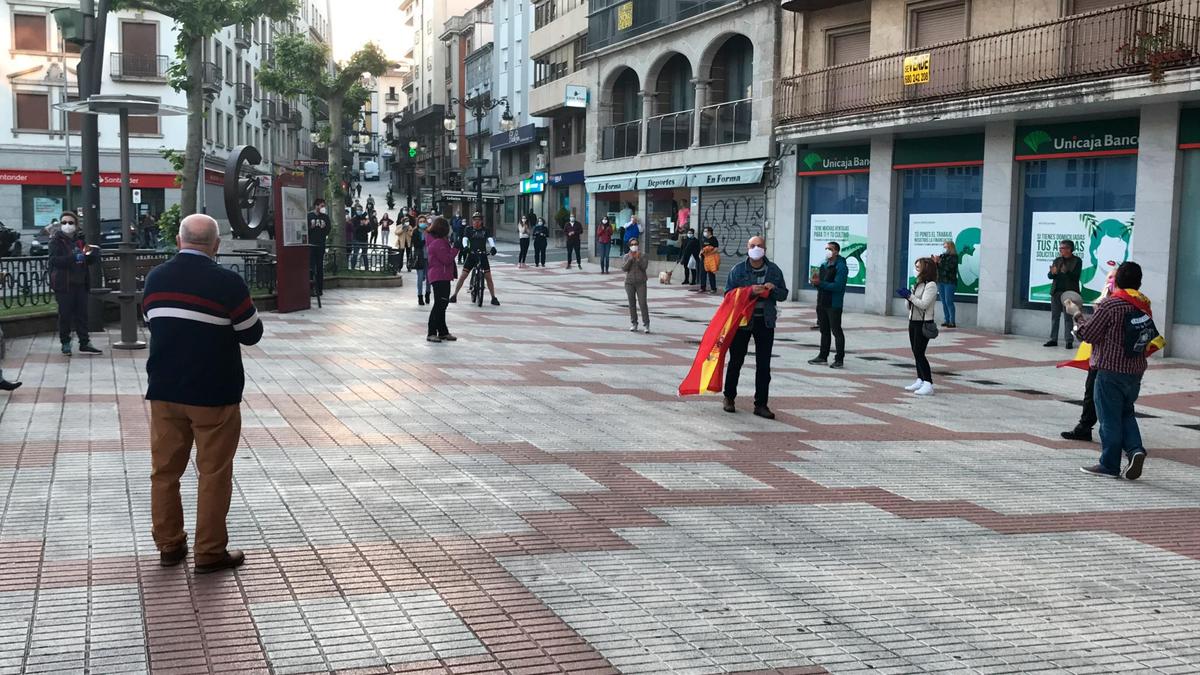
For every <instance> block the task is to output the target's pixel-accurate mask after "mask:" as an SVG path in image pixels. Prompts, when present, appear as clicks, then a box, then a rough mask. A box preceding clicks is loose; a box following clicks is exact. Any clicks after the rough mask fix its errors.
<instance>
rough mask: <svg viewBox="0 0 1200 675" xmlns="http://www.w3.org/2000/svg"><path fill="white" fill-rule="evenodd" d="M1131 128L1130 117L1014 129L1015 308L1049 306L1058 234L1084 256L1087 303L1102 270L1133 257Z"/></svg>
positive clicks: (1134, 131)
mask: <svg viewBox="0 0 1200 675" xmlns="http://www.w3.org/2000/svg"><path fill="white" fill-rule="evenodd" d="M1138 131H1139V122H1138V119H1137V118H1136V117H1131V118H1123V119H1113V120H1099V121H1087V122H1077V123H1069V124H1044V125H1028V126H1018V127H1017V130H1016V149H1015V154H1014V157H1015V159H1016V161H1017V162H1019V163H1020V168H1021V172H1020V176H1021V180H1020V187H1021V189H1020V194H1021V200H1020V203H1021V210H1020V213H1021V223H1020V225H1021V227H1020V228H1019V230H1018V238H1019V242H1018V246H1017V260H1016V261H1015V263H1016V265H1017V266H1018V293H1017V296H1016V298H1015V302H1014V306H1015V307H1016V308H1020V309H1047V308H1048V306H1049V303H1050V280H1049V278H1048V271H1049V268H1050V265H1051V263H1052V262H1053V261H1054V258H1055V257H1057V256H1058V244H1059V242H1060V241H1062V240H1064V239H1071V240H1073V241H1074V242H1075V253H1076V255H1078V256H1079V257H1080V258H1082V260H1083V276H1082V279H1081V286H1082V287H1083V298H1084V300H1085V301H1087V302H1095V301H1096V300H1097V299H1098V298H1099V297H1100V294H1101V292H1102V291H1103V290H1104V284H1105V282H1106V280H1107V278H1108V274H1109V272H1110V271H1112V270H1115V269H1116V266H1117V265H1119V264H1121V263H1122V262H1124V261H1125V260H1128V259H1129V258H1131V257H1132V254H1133V238H1134V237H1133V234H1134V231H1133V226H1134V209H1135V205H1136V200H1135V187H1136V184H1137V154H1138Z"/></svg>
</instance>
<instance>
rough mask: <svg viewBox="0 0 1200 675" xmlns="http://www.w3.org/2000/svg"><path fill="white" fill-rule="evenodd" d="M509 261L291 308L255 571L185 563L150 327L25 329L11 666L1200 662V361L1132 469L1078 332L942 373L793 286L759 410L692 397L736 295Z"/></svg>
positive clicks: (8, 649) (248, 528) (972, 355)
mask: <svg viewBox="0 0 1200 675" xmlns="http://www.w3.org/2000/svg"><path fill="white" fill-rule="evenodd" d="M496 269H497V282H498V287H499V291H500V297H501V299H502V300H503V301H504V305H503V306H502V307H499V308H493V307H484V308H482V309H481V308H475V307H472V306H469V305H467V304H465V303H464V304H459V305H454V306H452V308H451V312H450V317H449V323H450V326H451V329H452V330H453V332H454V333H456V334H457V335H458V336H459V337H460V341H459V342H457V343H455V344H442V345H431V344H428V343H426V342H425V341H424V334H425V317H426V314H425V312H424V308H421V307H418V306H416V303H415V302H414V298H412V297H411V296H412V295H413V291H412V289H411V287H409V288H404V289H392V290H353V291H337V292H332V293H329V294H328V295H327V297H326V301H325V307H324V309H321V310H313V311H310V312H305V313H301V314H292V315H268V316H265V317H264V321H265V325H266V337H265V338H264V340H263V341H262V343H261V344H260V345H259V346H257V347H254V348H250V349H247V350H246V351H245V354H246V370H247V376H248V382H247V390H246V403H245V406H244V413H243V416H244V429H243V438H242V444H241V448H240V450H239V453H238V457H237V461H236V478H235V480H236V484H235V490H234V497H233V507H232V509H231V512H230V537H231V545H232V546H235V547H239V548H243V549H245V550H246V552H247V556H248V562H247V564H246V566H245V567H244V568H242V569H241V570H239V571H238V572H237V573H236V574H216V575H211V576H204V577H196V576H194V575H193V574H192V572H191V570H190V565H185V566H180V567H176V568H171V569H162V568H160V567H159V566H158V558H157V552H156V551H155V549H154V546H153V542H152V540H151V537H150V518H149V479H148V476H149V454H148V439H149V410H148V406H147V405H146V404H145V402H144V401H143V400H142V398H141V396H142V393H143V392H144V386H145V374H144V360H145V358H146V355H145V354H144V353H135V354H129V353H113V352H111V351H109V350H108V348H107V347H108V340H106V339H104V338H103V337H101V338H100V339H98V340H97V342H98V344H99V345H100V346H102V347H104V348H105V351H106V353H105V355H103V356H101V357H99V358H84V357H80V356H75V357H72V358H69V359H68V358H67V357H63V356H61V355H59V354H57V353H56V351H57V350H56V349H55V348H54V345H53V344H52V343H53V339H52V338H51V337H49V336H43V337H38V338H24V339H17V340H13V341H11V342H10V344H9V358H8V360H7V361H6V363H5V366H6V369H7V372H8V373H10V374H12V375H19V377H20V378H21V379H23V380H24V381H25V387H24V388H23V389H21V390H19V391H17V392H15V393H14V394H13V395H11V396H10V397H8V398H6V399H4V400H3V401H0V673H23V672H28V673H37V672H90V673H117V672H148V671H156V672H170V673H175V672H181V673H182V672H189V673H191V672H196V673H205V672H207V673H235V672H270V673H289V674H291V673H324V672H346V673H374V672H450V673H478V672H499V671H503V672H514V673H550V672H589V673H602V672H627V673H667V672H678V673H717V672H742V673H791V674H793V675H798V674H807V673H824V672H833V673H843V672H845V673H849V672H868V671H870V672H873V673H889V672H890V673H912V672H934V671H941V672H980V673H999V672H1029V671H1035V670H1048V671H1057V672H1070V673H1111V672H1122V671H1143V672H1146V671H1150V672H1163V673H1176V672H1177V673H1194V672H1198V671H1200V424H1198V423H1200V367H1198V366H1197V365H1196V364H1190V363H1182V362H1170V361H1168V362H1164V361H1162V360H1157V359H1156V360H1155V362H1154V365H1153V366H1152V368H1151V370H1150V372H1149V373H1148V374H1147V376H1146V380H1145V386H1144V388H1143V399H1142V401H1141V406H1140V407H1139V410H1140V412H1141V413H1142V420H1141V423H1142V433H1143V436H1144V438H1145V442H1146V445H1147V447H1148V448H1150V451H1151V459H1150V460H1149V462H1148V463H1147V465H1146V472H1145V475H1144V476H1143V478H1142V479H1141V480H1139V481H1137V482H1124V481H1122V482H1118V481H1105V480H1099V479H1095V478H1089V477H1087V476H1085V475H1083V474H1081V473H1080V472H1079V471H1078V466H1080V465H1082V464H1085V463H1091V462H1092V461H1094V460H1095V457H1096V455H1097V451H1098V446H1097V445H1095V444H1088V443H1078V442H1067V441H1063V440H1062V439H1060V438H1059V436H1058V432H1059V431H1061V430H1064V429H1067V428H1069V427H1070V426H1071V425H1072V424H1073V422H1074V420H1075V419H1076V418H1077V416H1078V413H1079V408H1078V405H1079V399H1080V398H1081V396H1082V388H1083V373H1082V372H1080V371H1076V370H1056V369H1055V368H1054V367H1053V364H1054V363H1055V362H1056V361H1058V360H1062V359H1064V358H1065V357H1066V356H1067V355H1068V353H1067V352H1065V351H1064V350H1048V349H1043V348H1042V347H1040V346H1039V345H1038V344H1037V343H1036V342H1035V341H1032V340H1027V339H1019V338H1010V337H1000V336H995V335H989V334H983V333H976V332H973V331H970V330H956V331H944V332H943V333H942V337H940V338H939V339H938V340H937V341H936V342H935V343H934V345H933V347H932V348H931V353H930V358H931V361H932V362H933V364H934V368H935V378H936V379H937V387H938V392H937V396H936V397H935V398H933V399H931V400H918V399H915V398H913V397H912V396H910V395H908V394H906V393H905V392H904V391H903V390H902V389H901V387H902V386H903V385H905V384H908V383H909V382H911V381H912V379H913V377H914V372H913V369H912V366H911V355H910V354H909V353H908V345H907V333H906V326H905V325H904V324H903V322H901V321H899V320H896V319H884V318H880V317H869V316H861V315H847V317H846V324H847V332H848V340H849V348H850V354H849V356H848V358H847V368H846V369H845V370H843V371H834V370H830V369H828V368H821V367H815V366H809V365H808V364H807V363H805V362H806V361H807V359H808V358H810V357H811V356H812V355H813V354H814V351H815V342H816V339H817V335H816V333H813V332H811V331H810V330H809V326H810V325H811V324H812V321H813V313H812V309H811V308H810V307H805V306H801V305H795V304H789V305H785V306H784V307H783V310H782V318H781V324H780V328H779V331H778V336H777V342H776V347H775V353H774V359H773V364H774V381H773V382H772V400H771V404H772V407H773V408H774V409H775V411H776V413H777V414H778V416H779V417H778V419H777V420H775V421H773V422H769V421H766V420H761V419H759V418H756V417H753V416H751V415H750V414H749V408H750V399H751V394H752V384H753V376H752V374H750V371H749V370H748V371H747V375H746V376H745V377H743V379H742V382H743V387H745V391H744V392H743V396H742V397H741V398H740V404H741V407H742V408H743V411H742V412H740V413H739V414H737V415H728V414H725V413H723V412H722V411H721V409H720V399H719V398H718V397H715V396H714V397H704V398H699V399H687V400H682V399H679V398H678V397H676V396H675V389H676V387H677V386H678V383H679V380H680V379H681V378H682V376H683V374H684V373H685V372H686V369H687V366H688V364H689V363H690V361H691V358H692V356H693V355H694V350H695V348H696V344H697V342H698V338H699V336H700V334H701V333H702V331H703V329H704V326H705V325H706V323H707V321H708V319H709V317H710V316H711V314H712V311H713V309H714V308H715V306H716V304H717V302H718V300H717V299H716V298H713V297H711V296H700V295H698V294H694V293H689V292H687V291H686V290H684V289H682V288H680V287H679V286H658V285H657V284H653V285H651V287H650V298H651V309H652V313H653V315H654V316H653V327H654V330H655V332H654V333H653V334H650V335H644V334H641V333H630V332H628V330H627V323H626V322H627V316H628V315H627V313H626V309H625V307H624V302H625V300H624V297H625V295H624V291H623V288H622V287H621V281H620V277H619V276H618V275H613V276H610V277H602V276H599V275H597V274H595V273H594V267H593V268H592V269H589V270H588V271H587V272H583V273H581V272H577V271H572V272H567V271H566V270H563V269H561V266H556V267H552V268H549V269H544V270H523V271H517V270H515V269H514V268H513V267H512V266H511V265H510V264H497V265H496ZM110 337H114V338H115V335H114V336H110ZM749 362H750V363H751V364H752V363H753V360H752V359H750V360H749ZM748 368H749V367H748ZM183 490H184V500H185V506H186V507H187V508H188V509H191V508H194V503H195V475H194V472H192V471H191V470H189V472H188V474H187V475H186V476H185V479H184V488H183ZM188 526H189V528H190V527H191V515H190V514H189V518H188ZM189 563H190V560H189Z"/></svg>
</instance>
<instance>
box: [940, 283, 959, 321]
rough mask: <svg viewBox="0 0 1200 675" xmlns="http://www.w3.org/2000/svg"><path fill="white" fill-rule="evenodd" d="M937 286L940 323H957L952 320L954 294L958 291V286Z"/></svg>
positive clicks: (941, 284)
mask: <svg viewBox="0 0 1200 675" xmlns="http://www.w3.org/2000/svg"><path fill="white" fill-rule="evenodd" d="M937 286H938V296H939V297H941V299H942V317H943V318H942V321H944V322H946V323H958V322H957V321H955V320H954V292H955V291H956V290H958V284H943V283H938V285H937Z"/></svg>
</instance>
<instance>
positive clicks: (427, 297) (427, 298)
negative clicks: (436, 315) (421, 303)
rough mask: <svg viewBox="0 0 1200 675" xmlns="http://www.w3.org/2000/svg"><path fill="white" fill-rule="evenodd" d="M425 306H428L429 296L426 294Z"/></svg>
mask: <svg viewBox="0 0 1200 675" xmlns="http://www.w3.org/2000/svg"><path fill="white" fill-rule="evenodd" d="M425 304H427V305H428V304H429V294H428V293H426V294H425Z"/></svg>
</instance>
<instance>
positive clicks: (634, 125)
mask: <svg viewBox="0 0 1200 675" xmlns="http://www.w3.org/2000/svg"><path fill="white" fill-rule="evenodd" d="M641 148H642V121H641V120H634V121H632V122H622V123H620V124H614V125H612V126H607V127H604V128H603V129H601V130H600V159H618V158H621V157H633V156H634V155H636V154H638V152H640V151H641Z"/></svg>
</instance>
